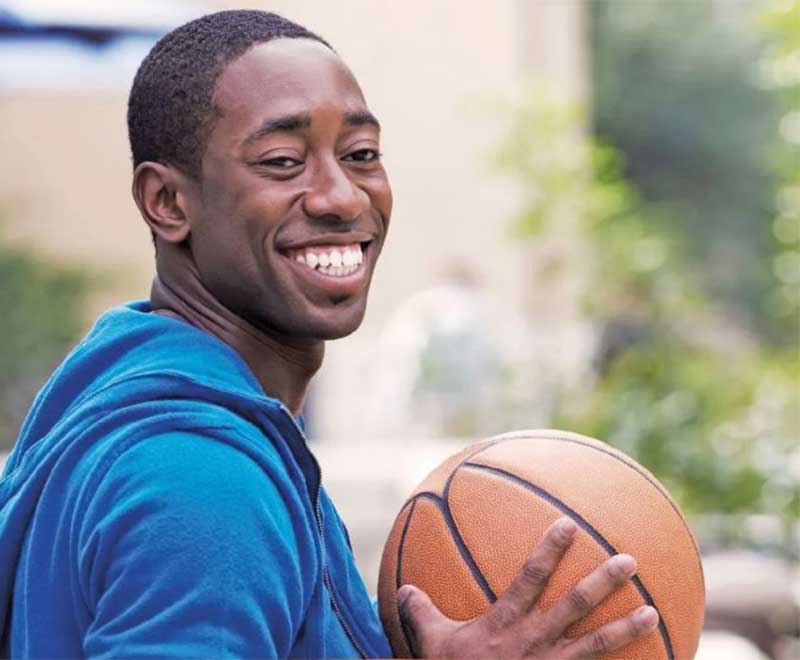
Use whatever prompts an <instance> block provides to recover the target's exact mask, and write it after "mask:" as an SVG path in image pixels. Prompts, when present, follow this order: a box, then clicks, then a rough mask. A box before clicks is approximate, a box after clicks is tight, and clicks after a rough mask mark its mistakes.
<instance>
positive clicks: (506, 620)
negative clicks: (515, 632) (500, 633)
mask: <svg viewBox="0 0 800 660" xmlns="http://www.w3.org/2000/svg"><path fill="white" fill-rule="evenodd" d="M515 618H516V617H515V616H514V612H512V611H511V610H510V609H509V608H508V607H492V608H491V609H490V610H489V611H488V612H487V613H486V625H487V626H489V629H490V630H502V629H504V628H507V627H508V626H509V625H511V623H512V622H513V621H514V619H515Z"/></svg>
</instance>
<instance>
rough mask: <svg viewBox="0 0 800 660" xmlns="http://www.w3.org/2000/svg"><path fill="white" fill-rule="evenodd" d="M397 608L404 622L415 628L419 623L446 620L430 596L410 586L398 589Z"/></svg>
mask: <svg viewBox="0 0 800 660" xmlns="http://www.w3.org/2000/svg"><path fill="white" fill-rule="evenodd" d="M397 607H398V609H399V611H400V618H401V619H402V620H403V622H404V623H406V624H410V625H412V626H415V627H416V624H417V623H422V624H425V623H428V622H429V621H430V622H431V623H433V622H438V621H439V620H441V619H444V618H446V617H445V616H444V614H442V613H441V612H440V611H439V610H438V609H437V607H436V605H434V604H433V603H432V602H431V599H430V597H429V596H428V594H426V593H425V592H424V591H422V589H418V588H417V587H414V586H412V585H410V584H404V585H403V586H402V587H400V589H398V591H397Z"/></svg>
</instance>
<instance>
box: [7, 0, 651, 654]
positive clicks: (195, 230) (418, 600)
mask: <svg viewBox="0 0 800 660" xmlns="http://www.w3.org/2000/svg"><path fill="white" fill-rule="evenodd" d="M128 119H129V132H130V140H131V148H132V152H133V161H134V167H135V171H134V176H133V196H134V198H135V200H136V203H137V205H138V207H139V209H140V211H141V214H142V217H143V218H144V220H145V221H146V222H147V224H148V225H149V228H150V230H151V232H152V234H153V237H154V241H155V245H156V273H157V274H156V277H155V280H154V284H153V288H152V292H151V297H150V301H149V302H141V303H134V304H131V305H128V306H125V307H121V308H118V309H115V310H112V311H111V312H109V313H108V314H106V315H104V316H103V317H101V318H100V319H99V320H98V322H97V324H96V325H95V327H94V328H93V330H92V331H91V332H90V333H89V335H88V336H87V337H86V338H85V339H84V341H83V342H82V343H81V344H80V345H79V346H78V347H77V348H76V349H75V350H74V351H73V353H72V354H71V355H70V356H69V357H68V358H67V359H66V360H65V362H64V363H63V364H62V366H61V367H60V368H59V369H58V370H57V371H56V373H55V374H54V375H53V376H52V378H51V379H50V381H49V382H48V383H47V384H46V385H45V387H44V388H43V390H42V392H41V393H40V394H39V396H38V397H37V399H36V401H35V403H34V405H33V408H32V410H31V412H30V414H29V416H28V418H27V420H26V422H25V424H24V425H23V428H22V432H21V434H20V437H19V439H18V441H17V444H16V446H15V449H14V451H13V453H12V455H11V456H10V458H9V461H8V464H7V467H6V472H5V478H4V480H3V481H2V482H0V626H2V630H3V639H4V642H3V643H4V650H5V652H6V653H8V654H10V655H11V656H15V657H16V656H20V657H27V656H32V657H79V656H84V655H86V656H99V655H105V656H122V657H139V656H151V657H152V656H157V657H222V656H242V657H285V656H305V657H331V656H333V657H358V656H364V657H366V656H389V655H390V654H391V651H390V649H389V647H388V644H387V641H386V638H385V636H384V634H383V631H382V629H381V626H380V622H379V621H378V619H377V617H376V615H375V612H374V610H373V608H372V606H371V603H370V600H369V597H368V595H367V591H366V589H365V587H364V585H363V583H362V581H361V579H360V577H359V575H358V572H357V570H356V568H355V565H354V563H353V558H352V554H351V552H350V549H349V546H348V542H347V534H346V532H345V528H344V526H343V524H342V522H341V521H340V520H339V518H338V516H337V514H336V511H335V509H334V508H333V505H332V504H331V502H330V500H329V499H328V498H327V496H326V494H325V491H324V489H322V488H321V485H320V473H319V468H318V466H317V463H316V461H315V459H314V457H313V456H312V454H311V453H310V452H309V450H308V447H307V446H306V442H305V438H304V437H303V430H302V421H301V419H300V418H299V414H300V411H301V409H302V405H303V400H304V397H305V395H306V390H307V387H308V383H309V380H310V379H311V377H312V376H313V374H314V373H315V372H316V370H317V369H318V368H319V366H320V364H321V362H322V357H323V351H324V342H325V340H328V339H335V338H337V337H342V336H344V335H347V334H349V333H351V332H353V331H354V330H355V329H356V328H357V327H358V325H359V324H360V322H361V319H362V317H363V314H364V309H365V304H366V297H367V290H368V287H369V283H370V279H371V276H372V272H373V270H374V268H375V263H376V261H377V258H378V256H379V254H380V252H381V249H382V247H383V242H384V239H385V237H386V230H387V227H388V223H389V217H390V214H391V207H392V196H391V190H390V187H389V182H388V179H387V177H386V173H385V172H384V169H383V166H382V164H381V159H380V145H379V125H378V122H377V120H376V119H375V117H373V115H372V114H371V113H370V111H369V109H368V107H367V105H366V102H365V100H364V97H363V95H362V93H361V90H360V89H359V87H358V85H357V83H356V81H355V80H354V78H353V76H352V74H351V73H350V71H349V70H348V69H347V68H346V66H345V65H344V64H343V63H342V61H341V60H340V59H339V57H338V56H337V55H336V53H335V52H334V51H333V50H332V49H331V48H330V46H329V45H328V44H327V43H326V42H325V41H323V40H322V39H321V38H320V37H318V36H316V35H314V34H313V33H311V32H309V31H308V30H306V29H305V28H302V27H301V26H299V25H296V24H294V23H291V22H289V21H287V20H285V19H282V18H280V17H278V16H275V15H274V14H268V13H263V12H256V11H232V12H221V13H218V14H213V15H210V16H205V17H203V18H200V19H198V20H196V21H193V22H191V23H189V24H187V25H185V26H183V27H181V28H178V29H177V30H175V31H174V32H172V33H170V34H168V35H167V36H165V37H164V38H163V39H162V40H161V41H160V42H159V43H158V44H157V45H156V46H155V47H154V48H153V50H152V52H151V53H150V54H149V55H148V56H147V58H146V59H145V61H144V62H143V63H142V65H141V67H140V69H139V72H138V74H137V76H136V79H135V81H134V84H133V88H132V91H131V96H130V103H129V117H128ZM574 531H575V529H574V524H573V523H571V522H569V521H562V523H561V524H560V525H556V526H554V527H553V528H552V529H551V530H550V531H549V532H548V533H547V534H546V536H545V538H544V540H543V541H542V543H541V544H540V545H539V546H538V547H537V549H536V550H535V552H534V554H533V555H532V556H531V559H530V561H529V562H528V564H527V566H526V568H525V570H523V572H522V573H521V574H520V576H519V577H518V578H517V580H516V582H515V583H514V584H513V585H512V586H511V587H510V588H509V590H508V591H507V593H506V594H505V595H504V596H503V597H501V598H500V600H498V602H497V603H496V604H495V605H494V606H493V607H492V608H491V609H490V611H489V612H488V613H487V615H485V616H483V617H481V618H479V619H476V620H475V621H473V622H469V623H461V622H456V621H451V620H449V619H446V618H445V617H444V616H443V615H441V614H440V613H439V612H438V611H437V610H436V609H435V608H434V607H433V606H432V604H431V603H430V601H429V600H428V599H427V597H426V596H425V595H424V594H422V593H421V592H419V591H418V590H415V589H413V588H408V587H404V588H403V589H401V591H400V593H399V599H400V602H401V609H402V611H403V615H404V617H405V620H406V624H407V630H408V636H409V641H410V643H411V644H412V646H413V648H414V649H415V651H416V652H417V654H418V655H431V656H436V657H466V656H468V655H473V656H479V657H486V656H504V657H510V656H523V655H536V654H540V655H545V656H548V655H549V656H552V655H554V654H557V655H561V656H563V657H582V656H585V655H589V654H592V653H597V652H601V651H603V650H607V649H610V648H616V647H618V646H620V645H622V644H624V643H626V642H628V641H630V640H631V639H633V638H634V637H637V636H639V635H643V634H646V633H648V632H649V631H651V630H652V628H653V627H654V626H655V625H656V614H655V612H654V611H653V610H652V609H651V608H644V610H643V611H642V612H638V613H635V614H632V615H630V616H628V617H627V618H625V619H621V620H620V621H617V622H615V623H613V624H610V625H609V626H607V627H606V628H605V629H603V630H602V631H601V632H600V633H599V634H596V635H591V636H588V637H586V638H582V639H580V640H576V641H571V640H569V639H567V638H566V637H564V632H565V630H566V628H567V627H568V626H569V625H570V624H571V623H572V622H574V621H575V620H577V619H579V618H581V617H582V616H585V615H586V614H587V612H589V611H591V609H592V608H593V607H594V605H595V604H596V603H597V602H599V601H600V600H601V599H602V598H604V597H605V596H607V595H608V594H610V593H611V592H613V591H614V590H615V589H616V588H618V587H619V586H620V585H622V584H623V583H624V582H625V581H626V580H627V578H628V577H630V575H632V573H633V570H634V562H633V559H632V558H630V557H628V556H619V557H616V558H613V559H612V560H610V561H609V562H608V563H607V564H606V565H604V566H602V567H600V568H598V570H597V571H595V572H594V573H592V574H591V575H590V576H588V577H587V578H586V579H585V580H584V581H583V582H582V583H581V584H580V585H578V587H577V588H576V591H575V592H574V594H573V595H572V596H571V597H570V598H568V599H565V600H564V601H563V602H561V603H559V604H558V605H556V606H555V607H553V608H552V609H551V610H549V611H548V612H547V613H545V614H542V613H539V612H537V611H536V610H535V608H534V607H533V606H534V604H535V602H536V599H537V597H538V594H539V593H540V592H541V590H542V588H543V586H544V584H545V583H546V581H547V577H548V576H549V575H550V573H551V572H552V571H553V569H554V567H555V565H556V563H557V561H558V559H559V557H560V556H561V554H563V552H564V550H565V549H566V547H568V545H569V541H570V538H571V535H572V534H573V533H574Z"/></svg>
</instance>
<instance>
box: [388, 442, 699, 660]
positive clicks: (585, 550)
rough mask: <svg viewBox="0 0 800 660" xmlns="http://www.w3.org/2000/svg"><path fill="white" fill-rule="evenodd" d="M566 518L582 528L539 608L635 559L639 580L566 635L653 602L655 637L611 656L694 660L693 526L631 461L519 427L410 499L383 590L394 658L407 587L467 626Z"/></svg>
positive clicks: (440, 471)
mask: <svg viewBox="0 0 800 660" xmlns="http://www.w3.org/2000/svg"><path fill="white" fill-rule="evenodd" d="M563 516H569V517H570V518H572V519H573V520H574V521H575V522H576V523H577V526H578V531H577V533H576V534H575V538H574V541H573V543H572V545H571V546H570V548H569V550H568V551H567V553H566V555H565V556H564V558H563V559H562V560H561V563H560V564H559V566H558V568H557V570H556V572H555V573H554V574H553V576H552V578H551V579H550V582H549V583H548V586H547V588H546V589H545V591H544V593H543V594H542V597H541V599H540V600H539V603H538V605H537V607H540V608H542V609H547V608H548V607H550V606H551V605H552V604H553V603H555V602H556V601H557V600H558V599H559V598H560V597H561V596H562V595H564V594H566V593H567V591H568V590H569V589H571V588H572V587H573V586H574V585H575V584H576V583H577V582H578V580H579V579H580V578H582V577H584V576H585V575H587V574H588V573H590V572H591V571H592V570H594V569H595V568H596V567H598V566H599V565H600V564H601V563H602V562H603V561H605V560H606V559H608V558H609V557H610V556H612V555H614V554H617V553H620V552H627V553H629V554H631V555H633V556H634V557H635V558H636V561H637V566H638V568H637V572H636V575H635V576H634V577H633V578H632V579H631V580H630V581H629V582H628V583H627V584H625V586H623V587H622V588H621V589H620V590H619V591H617V592H615V593H614V594H612V595H611V596H610V597H609V598H608V599H607V600H605V601H604V602H603V603H602V604H601V605H600V606H599V607H598V608H597V609H596V610H595V611H594V612H593V613H592V614H591V615H590V616H589V617H587V618H586V619H584V620H582V621H580V622H578V623H577V624H575V625H574V626H572V628H570V630H569V635H570V636H571V637H579V636H582V635H584V634H586V633H587V632H589V631H591V630H594V629H595V628H598V627H599V626H600V625H602V624H604V623H607V622H609V621H612V620H614V619H617V618H619V617H621V616H624V615H626V614H628V613H630V612H632V611H633V610H634V609H636V608H638V607H640V606H642V605H645V604H647V605H652V606H653V607H655V608H656V610H658V613H659V615H660V621H659V626H658V629H657V630H654V631H653V632H651V633H650V634H648V635H646V636H645V637H642V638H640V639H638V640H636V641H634V642H632V643H631V644H629V645H628V646H625V647H623V648H622V649H620V650H618V651H616V652H614V653H612V654H610V655H609V656H607V657H610V658H642V659H645V658H646V659H647V660H655V659H657V658H691V657H693V656H694V653H695V651H696V649H697V643H698V640H699V637H700V630H701V628H702V626H703V610H704V601H705V590H704V585H703V569H702V566H701V564H700V555H699V553H698V549H697V544H696V543H695V540H694V538H693V537H692V533H691V531H690V530H689V526H688V525H687V523H686V520H685V519H684V517H683V515H682V514H681V512H680V510H679V509H678V507H677V505H676V504H675V502H674V501H673V500H672V498H671V497H670V495H669V493H668V492H667V491H666V489H665V488H664V487H663V486H662V485H661V484H660V483H659V482H658V481H657V480H656V479H655V477H653V475H652V474H650V473H649V472H648V471H647V470H646V469H644V468H643V467H642V466H641V465H639V464H638V463H636V461H634V460H633V459H631V458H630V457H628V456H627V455H625V454H624V453H622V452H620V451H618V450H616V449H613V448H611V447H609V446H608V445H606V444H604V443H602V442H598V441H597V440H593V439H592V438H587V437H585V436H582V435H578V434H575V433H566V432H563V431H519V432H516V433H508V434H505V435H501V436H497V437H495V438H491V439H489V440H487V441H484V442H481V443H478V444H475V445H472V446H471V447H469V448H467V449H465V450H464V451H461V452H459V453H457V454H455V455H454V456H452V457H450V458H449V459H447V460H446V461H445V462H444V463H442V464H441V465H440V466H439V467H438V468H436V469H435V470H434V471H433V472H431V474H430V475H428V477H427V478H426V479H425V480H424V481H423V482H422V483H421V484H420V485H419V486H418V487H417V489H416V490H415V491H414V492H413V493H412V495H411V497H410V498H409V499H408V501H407V502H406V503H405V505H404V506H403V508H402V510H401V511H400V513H399V515H398V516H397V519H396V520H395V523H394V527H393V528H392V531H391V532H390V534H389V538H388V540H387V541H386V546H385V548H384V551H383V560H382V563H381V570H380V578H379V583H378V598H379V603H380V615H381V620H382V621H383V625H384V628H385V630H386V633H387V635H388V637H389V641H390V642H391V645H392V649H393V650H394V652H395V654H396V655H398V656H404V657H410V655H411V653H410V650H409V648H408V644H407V642H406V639H405V636H404V633H403V630H402V627H401V625H400V621H399V617H398V611H397V589H398V588H399V587H400V586H401V585H403V584H413V585H415V586H417V587H419V588H421V589H423V590H424V591H426V592H427V593H428V595H429V596H430V597H431V600H432V601H433V602H434V604H435V605H436V606H437V607H438V608H439V609H440V610H441V611H442V612H443V613H444V614H446V615H447V616H449V617H450V618H453V619H458V620H467V619H471V618H473V617H475V616H477V615H478V614H480V613H482V612H483V611H485V610H486V609H487V608H488V607H489V604H490V603H492V602H494V600H495V599H496V598H497V596H499V595H500V594H502V593H503V591H505V589H506V588H507V587H508V586H509V584H510V583H511V581H512V579H513V578H514V577H515V576H516V574H517V571H518V570H519V568H520V567H521V566H522V564H523V563H524V561H525V559H526V558H527V557H528V555H529V554H530V552H531V550H532V549H533V547H534V546H535V545H536V544H537V543H538V541H539V540H540V539H541V537H542V535H543V533H544V531H545V530H546V529H547V527H548V526H549V525H550V524H551V523H553V522H554V521H555V520H556V519H557V518H560V517H563Z"/></svg>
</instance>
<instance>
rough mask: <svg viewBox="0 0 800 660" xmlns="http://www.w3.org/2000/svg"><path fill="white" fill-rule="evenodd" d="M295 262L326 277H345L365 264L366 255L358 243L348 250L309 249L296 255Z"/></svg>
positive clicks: (332, 248) (347, 248)
mask: <svg viewBox="0 0 800 660" xmlns="http://www.w3.org/2000/svg"><path fill="white" fill-rule="evenodd" d="M294 260H295V261H297V262H298V263H301V264H305V265H306V266H308V267H309V268H312V269H316V270H318V271H319V272H320V273H324V274H325V275H330V276H332V277H345V276H347V275H350V274H352V273H354V272H355V271H357V270H358V268H359V266H360V265H361V264H362V263H363V262H364V253H363V252H362V251H361V245H360V244H358V243H356V244H354V245H353V246H352V247H346V248H335V247H330V248H327V249H321V248H308V249H306V250H305V251H303V252H298V253H297V254H295V256H294Z"/></svg>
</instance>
